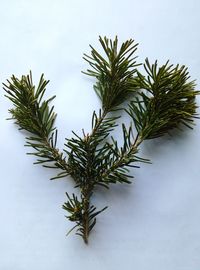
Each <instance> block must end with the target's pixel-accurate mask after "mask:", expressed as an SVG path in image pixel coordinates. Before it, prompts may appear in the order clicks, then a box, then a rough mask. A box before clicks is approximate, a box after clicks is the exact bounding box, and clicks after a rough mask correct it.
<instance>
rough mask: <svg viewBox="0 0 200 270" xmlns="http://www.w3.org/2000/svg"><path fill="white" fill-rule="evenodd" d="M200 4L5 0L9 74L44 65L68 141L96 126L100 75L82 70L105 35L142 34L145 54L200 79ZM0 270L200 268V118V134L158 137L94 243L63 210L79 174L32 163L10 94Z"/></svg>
mask: <svg viewBox="0 0 200 270" xmlns="http://www.w3.org/2000/svg"><path fill="white" fill-rule="evenodd" d="M199 14H200V2H199V1H198V0H196V1H195V0H190V1H185V0H178V1H175V0H168V1H158V0H157V1H156V0H153V1H148V0H140V1H131V0H129V1H128V0H124V1H109V0H101V1H92V0H90V1H88V0H85V1H75V0H73V1H72V0H71V1H67V0H66V1H64V0H63V1H61V0H57V1H47V0H46V1H43V0H40V1H38V0H34V1H33V0H32V1H21V0H18V1H14V0H13V1H11V0H7V1H1V9H0V34H1V45H0V77H1V81H4V82H5V80H6V79H7V78H9V77H10V75H11V74H15V75H18V76H19V75H21V74H24V73H27V72H28V71H29V70H30V69H31V70H32V71H33V76H34V79H35V81H37V80H38V78H39V76H40V74H41V73H42V72H44V73H45V75H46V78H48V79H50V80H51V82H50V84H49V87H48V93H47V94H48V96H51V95H53V94H56V95H57V98H56V101H55V106H56V108H55V109H56V111H57V112H58V118H57V126H58V128H59V130H60V132H59V146H60V147H62V145H63V142H64V138H65V136H68V137H69V136H71V130H75V131H78V132H79V131H80V130H81V128H83V127H84V128H88V130H89V127H90V122H91V113H92V111H93V110H94V109H98V108H99V102H98V99H97V97H96V96H95V94H94V92H93V90H92V81H91V80H89V79H88V78H86V77H85V76H84V75H82V74H81V73H80V71H81V70H83V69H84V68H85V67H86V65H85V63H84V62H83V60H82V59H81V57H82V54H83V52H89V48H88V44H89V43H91V44H93V45H94V46H96V47H98V46H99V45H98V35H99V34H100V35H107V36H109V37H114V36H115V35H116V34H117V35H118V36H119V39H120V40H121V41H123V40H125V39H126V38H134V39H136V41H137V42H139V43H140V46H139V50H138V55H139V60H140V61H143V60H144V58H145V57H146V56H148V57H149V58H150V60H152V61H154V60H155V59H159V60H160V62H161V63H163V62H164V61H166V60H167V59H168V58H169V59H170V60H171V62H172V63H175V64H176V63H181V64H186V65H187V66H189V70H190V73H191V76H192V78H196V79H197V83H198V85H199V79H200V75H199V74H200V72H199V69H200V53H199V43H200V34H199V24H200V16H199ZM0 99H1V101H0V116H1V117H0V124H1V137H0V150H1V155H0V166H1V181H0V218H1V226H0V270H12V269H15V270H27V269H29V270H35V269H37V270H44V269H48V270H64V269H65V270H66V269H88V270H89V269H95V270H98V269H106V270H107V269H109V270H119V269H126V270H132V269H135V270H169V269H170V270H179V269H180V270H198V269H200V229H199V228H200V226H199V223H200V183H199V180H200V166H199V165H200V139H199V138H200V123H199V122H197V127H196V129H195V130H194V132H191V131H185V132H184V133H182V134H181V136H179V137H175V138H173V139H172V140H170V139H169V138H165V139H161V140H157V141H156V140H155V141H152V142H148V143H146V144H145V145H143V147H142V154H143V156H144V157H149V158H151V160H152V162H153V164H152V165H142V168H141V169H138V170H136V171H134V172H133V174H134V175H135V181H134V184H133V185H132V186H126V185H125V186H113V188H112V189H111V190H110V191H109V192H106V191H105V193H103V192H102V193H100V194H97V195H96V196H95V198H94V203H95V204H97V206H98V207H103V206H105V205H108V206H109V209H108V210H107V211H106V212H105V213H104V214H101V216H99V218H98V223H97V226H96V228H95V231H94V232H93V233H92V234H91V237H90V244H89V246H85V245H84V244H83V243H82V241H81V239H79V238H78V237H76V236H74V235H73V234H71V235H70V236H69V237H67V238H66V237H65V233H66V231H67V230H68V229H69V228H70V226H71V224H70V223H69V222H67V220H66V219H65V218H64V215H65V213H64V211H63V210H62V208H61V205H62V203H63V202H64V201H65V191H69V192H70V191H71V190H72V188H73V185H72V183H71V182H70V180H69V181H68V180H60V181H54V182H51V181H49V180H48V179H49V178H50V177H51V176H52V175H53V174H54V171H51V170H48V169H47V170H45V169H44V168H42V167H40V166H33V165H32V162H33V161H34V158H31V157H29V156H26V155H25V153H26V151H27V149H25V148H24V146H23V144H24V134H23V133H20V132H19V131H18V130H17V128H16V126H14V125H13V123H12V122H8V121H5V118H6V117H8V113H7V110H8V108H10V107H11V104H10V103H9V102H8V101H7V100H6V99H5V98H4V97H3V92H1V97H0Z"/></svg>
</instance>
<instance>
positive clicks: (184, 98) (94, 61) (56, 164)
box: [4, 37, 200, 243]
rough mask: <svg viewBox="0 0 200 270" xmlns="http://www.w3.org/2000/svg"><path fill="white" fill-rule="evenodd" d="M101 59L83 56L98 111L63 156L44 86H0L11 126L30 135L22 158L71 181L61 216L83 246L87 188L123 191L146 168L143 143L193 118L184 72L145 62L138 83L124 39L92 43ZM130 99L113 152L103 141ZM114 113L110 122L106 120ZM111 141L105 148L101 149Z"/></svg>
mask: <svg viewBox="0 0 200 270" xmlns="http://www.w3.org/2000/svg"><path fill="white" fill-rule="evenodd" d="M99 41H100V43H101V46H102V48H103V51H104V56H102V55H101V54H100V53H99V52H97V50H96V49H94V48H93V47H92V46H90V47H91V55H86V54H85V55H84V59H85V60H86V61H87V62H88V63H89V65H90V66H91V69H88V70H87V71H86V72H84V73H85V74H87V75H89V76H92V77H95V78H96V83H95V85H94V89H95V91H96V93H97V95H98V96H99V98H100V99H101V101H102V109H100V110H99V113H96V112H94V113H93V115H92V130H91V132H90V133H89V134H85V132H84V130H83V136H82V137H81V136H79V135H77V134H76V133H74V132H73V134H74V137H73V138H71V139H66V143H65V149H64V153H65V154H66V157H65V156H64V153H62V152H60V151H59V149H58V148H57V129H56V128H55V127H54V124H55V118H56V114H55V113H54V107H53V106H52V107H50V102H51V101H52V100H53V99H54V97H52V98H50V99H47V100H44V99H43V96H44V94H45V91H46V85H47V84H48V81H46V80H44V77H43V75H42V76H41V79H40V82H39V85H38V87H37V88H36V87H35V85H34V84H33V82H32V75H31V73H30V75H27V76H22V78H21V79H17V78H16V77H15V76H12V78H11V80H10V81H9V80H8V81H7V84H4V90H5V91H6V93H7V94H6V97H7V98H9V99H10V100H11V101H12V103H13V105H14V108H13V109H11V110H9V111H10V113H11V115H12V119H14V120H15V123H16V124H17V125H18V126H19V128H20V129H24V130H26V131H28V132H29V133H30V136H28V137H27V138H26V139H27V144H26V146H28V147H32V148H34V149H35V152H34V153H29V154H32V155H35V156H36V157H37V162H36V163H41V164H42V165H43V166H44V167H49V168H59V169H60V170H61V172H60V173H59V174H58V175H57V176H56V177H54V178H52V179H55V178H62V177H65V176H67V175H71V176H72V178H73V179H74V181H75V183H76V186H75V187H76V188H79V189H80V193H81V194H80V196H79V198H78V197H77V196H76V195H75V194H74V193H73V194H72V195H71V196H70V195H69V194H68V193H66V195H67V199H68V200H67V202H66V203H64V205H63V208H64V210H66V211H67V212H68V215H67V216H66V217H67V219H68V220H70V221H71V222H74V223H75V226H74V227H73V228H72V229H71V230H70V231H69V232H71V231H72V230H74V229H76V234H78V235H80V236H81V237H82V238H83V240H84V242H85V243H88V237H89V233H90V232H91V230H92V229H93V227H94V226H95V224H96V216H97V215H99V214H100V213H101V212H102V211H104V210H105V209H106V207H105V208H103V209H102V210H97V209H96V207H95V206H94V205H93V204H92V203H91V198H92V195H93V193H94V191H96V190H95V187H96V186H98V185H100V186H103V187H105V188H109V187H110V184H116V183H131V178H133V176H132V173H130V171H129V167H133V168H138V163H139V162H140V163H141V162H149V161H148V160H147V159H142V158H140V157H138V152H139V146H140V144H141V143H142V142H143V141H144V140H146V139H152V138H157V137H160V136H163V135H164V134H166V133H168V132H169V131H170V130H171V129H174V128H180V125H185V126H187V127H190V128H192V126H193V124H194V123H193V120H194V118H197V113H196V109H197V105H196V102H195V98H196V95H198V94H199V93H200V92H199V91H196V90H195V83H194V81H189V78H190V77H189V74H188V71H187V68H185V66H181V67H180V66H179V65H177V66H175V67H174V66H173V65H169V63H168V62H167V63H166V64H165V65H163V66H161V67H158V65H157V61H156V62H155V63H154V64H152V65H151V64H150V63H149V61H148V59H146V61H145V64H144V69H145V71H146V73H147V75H146V76H144V75H142V74H141V73H140V72H139V71H138V70H137V66H138V64H137V63H136V61H135V59H136V57H134V53H135V51H136V49H137V44H135V42H134V41H133V40H132V39H130V40H127V41H126V42H124V43H122V45H121V46H120V47H119V46H118V39H117V37H116V38H115V39H114V40H113V41H112V40H110V39H108V38H106V37H104V38H101V37H100V38H99ZM129 98H132V101H131V102H130V104H129V106H128V108H126V111H127V113H128V114H129V115H130V116H131V118H132V120H133V124H134V126H135V128H136V131H137V133H136V136H135V138H134V136H133V130H132V126H130V127H129V128H128V129H127V128H126V127H125V125H124V124H122V134H123V144H122V146H119V145H118V142H117V141H116V139H114V138H113V137H112V136H110V135H111V132H112V131H113V129H114V128H115V127H116V126H117V120H118V118H119V117H120V113H119V112H120V110H121V109H123V108H124V107H125V105H124V104H123V103H124V101H128V100H129ZM113 111H118V116H113V114H112V112H113ZM109 139H111V141H109Z"/></svg>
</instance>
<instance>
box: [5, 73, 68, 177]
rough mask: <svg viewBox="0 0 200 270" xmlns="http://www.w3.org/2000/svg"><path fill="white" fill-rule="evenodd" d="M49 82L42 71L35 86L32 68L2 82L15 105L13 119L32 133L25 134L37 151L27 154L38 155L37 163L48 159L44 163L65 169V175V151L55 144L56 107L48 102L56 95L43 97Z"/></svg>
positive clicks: (46, 165) (28, 143)
mask: <svg viewBox="0 0 200 270" xmlns="http://www.w3.org/2000/svg"><path fill="white" fill-rule="evenodd" d="M48 83H49V81H46V80H45V79H44V76H43V74H42V76H41V78H40V81H39V84H38V87H35V85H34V84H33V80H32V74H31V72H30V74H29V75H27V76H22V77H21V79H18V78H16V77H15V76H14V75H13V76H12V77H11V80H10V81H9V80H8V81H7V84H3V85H4V90H5V91H6V97H7V98H8V99H10V100H11V101H12V103H13V105H14V108H13V109H10V110H9V112H10V113H11V115H12V118H11V119H14V120H15V123H16V124H17V125H18V126H19V128H20V129H24V130H26V131H28V132H29V133H31V135H30V136H28V137H27V138H26V139H27V142H26V146H28V147H32V148H33V149H34V150H35V152H33V153H28V154H29V155H35V156H36V157H37V162H35V163H42V164H44V163H47V164H45V165H43V166H45V167H50V168H59V169H61V170H62V173H60V174H59V175H58V176H61V175H62V176H63V177H64V176H67V175H68V166H67V163H66V161H65V158H64V157H63V154H62V153H60V152H59V150H58V149H57V147H56V144H57V129H56V128H55V127H54V123H55V119H56V114H55V113H54V111H53V110H54V107H53V106H52V107H50V106H49V103H50V102H51V101H52V100H53V99H54V98H55V96H53V97H51V98H49V99H47V100H43V96H44V94H45V91H46V86H47V84H48ZM52 163H53V164H52Z"/></svg>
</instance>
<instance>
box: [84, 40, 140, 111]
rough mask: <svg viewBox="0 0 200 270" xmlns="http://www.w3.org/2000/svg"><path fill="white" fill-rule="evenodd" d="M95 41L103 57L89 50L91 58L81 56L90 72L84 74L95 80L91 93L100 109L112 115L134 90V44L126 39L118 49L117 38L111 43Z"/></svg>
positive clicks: (135, 86)
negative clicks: (97, 97)
mask: <svg viewBox="0 0 200 270" xmlns="http://www.w3.org/2000/svg"><path fill="white" fill-rule="evenodd" d="M99 41H100V43H101V46H102V48H103V50H104V53H105V57H103V56H102V55H101V54H100V53H99V52H97V50H95V49H94V48H93V47H92V46H90V47H91V49H92V50H91V55H90V56H89V55H87V54H84V57H83V58H84V59H85V60H86V61H87V62H88V63H89V65H90V66H91V68H92V70H91V69H88V70H87V72H84V73H85V74H87V75H89V76H93V77H95V78H96V79H97V81H96V84H95V85H94V90H95V92H96V93H97V95H98V96H99V98H100V99H101V101H102V106H103V109H104V110H105V111H112V110H114V109H116V108H117V107H118V106H119V105H121V104H122V103H123V102H124V101H125V100H127V99H128V98H129V97H130V95H132V94H133V93H134V92H135V91H136V90H137V84H136V83H135V80H134V79H135V77H134V75H135V73H136V67H137V66H138V64H136V60H135V59H136V57H135V56H134V57H133V55H134V53H135V51H136V50H137V45H138V44H136V43H135V42H134V40H132V39H130V40H127V41H126V42H124V43H122V45H121V47H120V48H119V49H118V39H117V37H116V38H115V39H114V41H112V40H111V39H108V38H106V37H104V38H101V37H99Z"/></svg>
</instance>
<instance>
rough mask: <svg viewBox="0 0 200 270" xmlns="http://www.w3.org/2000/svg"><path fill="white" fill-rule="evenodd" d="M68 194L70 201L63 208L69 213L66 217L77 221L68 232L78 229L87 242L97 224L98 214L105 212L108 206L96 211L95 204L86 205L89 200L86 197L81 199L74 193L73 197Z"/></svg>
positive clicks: (77, 232) (78, 233)
mask: <svg viewBox="0 0 200 270" xmlns="http://www.w3.org/2000/svg"><path fill="white" fill-rule="evenodd" d="M66 195H67V198H68V201H67V202H66V203H64V205H63V209H64V210H66V211H67V212H68V213H69V215H68V216H66V218H67V219H69V220H70V221H72V222H75V223H76V225H75V226H74V227H73V228H72V229H71V230H70V231H69V232H68V234H69V233H70V232H71V231H72V230H74V229H76V234H77V235H80V236H81V237H82V238H83V240H84V241H85V243H86V244H87V243H88V234H89V233H90V231H91V230H92V229H93V227H94V225H95V224H96V216H97V215H99V214H100V213H101V212H103V211H104V210H105V209H106V208H107V207H104V208H103V209H101V210H99V211H96V207H95V206H94V205H90V206H89V205H88V207H87V206H86V204H88V201H85V199H84V198H82V200H81V201H79V200H78V198H77V196H76V195H75V194H74V193H73V194H72V197H70V196H69V194H68V193H66Z"/></svg>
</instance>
